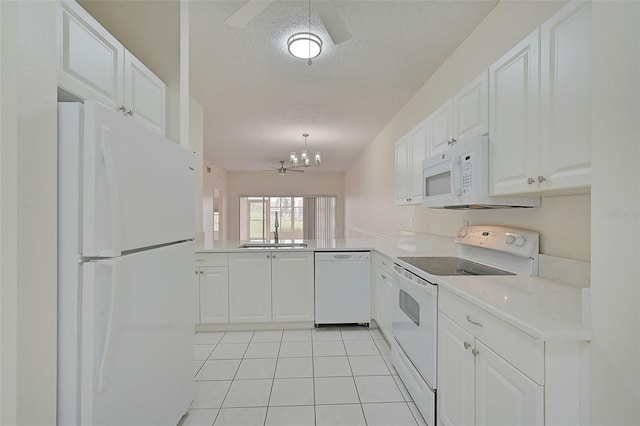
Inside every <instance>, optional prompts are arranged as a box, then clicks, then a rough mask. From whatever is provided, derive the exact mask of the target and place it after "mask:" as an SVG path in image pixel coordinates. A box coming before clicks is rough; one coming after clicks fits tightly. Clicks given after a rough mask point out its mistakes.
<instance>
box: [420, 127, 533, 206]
mask: <svg viewBox="0 0 640 426" xmlns="http://www.w3.org/2000/svg"><path fill="white" fill-rule="evenodd" d="M422 192H423V197H422V206H423V207H432V208H447V209H473V208H509V207H540V197H539V196H526V197H525V196H509V197H503V196H500V197H492V196H489V137H488V136H477V137H474V138H470V139H466V140H463V141H458V142H456V143H454V144H453V145H452V146H451V147H450V148H448V149H447V150H445V151H444V152H442V153H439V154H437V155H435V156H433V157H430V158H428V159H426V160H424V161H423V162H422Z"/></svg>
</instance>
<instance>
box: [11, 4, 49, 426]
mask: <svg viewBox="0 0 640 426" xmlns="http://www.w3.org/2000/svg"><path fill="white" fill-rule="evenodd" d="M0 8H1V9H2V12H1V13H2V18H1V19H2V25H1V26H0V32H1V33H2V36H1V38H2V52H1V55H2V63H1V65H2V73H1V83H2V86H1V89H2V107H1V109H0V114H1V117H2V118H1V119H0V123H1V130H2V147H1V149H0V159H1V167H0V168H1V174H0V183H1V192H0V196H1V199H2V203H1V205H2V209H1V212H0V218H1V222H0V232H1V234H2V238H1V239H0V244H1V246H0V277H1V282H0V284H1V287H0V301H1V308H0V312H1V315H2V320H1V325H2V329H1V330H0V331H1V334H0V345H1V347H2V352H1V353H0V368H1V370H0V373H1V374H0V390H1V392H0V396H1V398H2V401H1V405H0V410H1V413H0V423H1V424H3V425H4V424H6V425H13V424H18V425H50V424H55V421H56V364H57V355H56V349H57V330H56V321H57V281H56V275H57V255H56V253H57V235H56V229H57V188H56V182H57V93H56V86H57V82H56V69H57V61H56V3H55V2H46V1H37V2H36V1H21V2H1V4H0ZM5 42H6V43H11V44H9V45H5V44H4V43H5ZM5 48H8V49H7V50H6V51H5ZM5 89H7V90H6V91H5ZM5 97H6V98H5Z"/></svg>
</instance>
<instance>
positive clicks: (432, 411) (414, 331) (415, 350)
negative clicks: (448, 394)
mask: <svg viewBox="0 0 640 426" xmlns="http://www.w3.org/2000/svg"><path fill="white" fill-rule="evenodd" d="M538 239H539V237H538V234H537V233H535V232H532V231H527V230H523V229H515V228H504V227H498V226H489V225H476V226H466V227H463V228H462V229H461V230H460V231H459V233H458V235H457V237H456V240H455V241H456V243H458V244H459V254H460V257H399V258H398V260H397V261H396V262H395V263H394V267H393V269H394V275H395V278H396V286H395V287H394V301H393V323H392V327H391V328H392V333H393V341H392V345H391V347H392V351H391V359H392V362H393V365H394V367H395V368H396V370H397V371H398V374H399V375H400V378H401V379H402V382H403V383H404V385H405V386H406V388H407V390H408V391H409V393H410V394H411V396H412V397H413V400H414V401H415V403H416V406H417V407H418V409H419V410H420V413H421V414H422V416H423V417H424V419H425V421H426V422H427V424H428V425H435V424H436V423H435V421H436V394H437V374H436V371H437V353H438V351H437V344H438V343H437V341H438V335H437V324H438V298H437V295H438V287H437V285H436V284H435V280H434V277H435V276H439V275H441V276H444V275H449V276H453V275H513V274H518V275H537V274H538Z"/></svg>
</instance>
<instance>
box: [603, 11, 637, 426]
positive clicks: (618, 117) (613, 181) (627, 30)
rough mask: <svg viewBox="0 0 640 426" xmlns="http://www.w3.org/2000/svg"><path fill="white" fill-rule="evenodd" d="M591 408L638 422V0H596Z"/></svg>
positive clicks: (607, 419) (609, 419)
mask: <svg viewBox="0 0 640 426" xmlns="http://www.w3.org/2000/svg"><path fill="white" fill-rule="evenodd" d="M593 40H594V44H593V47H594V51H593V82H594V84H593V90H592V100H593V101H592V108H593V109H592V118H593V119H592V127H591V129H592V152H593V177H592V215H591V220H592V223H591V235H592V241H593V242H592V245H591V250H592V256H591V262H592V263H591V289H592V304H591V307H592V324H593V343H592V361H593V362H592V372H593V383H592V394H593V395H592V414H593V422H592V423H593V424H594V425H604V424H607V425H631V424H633V425H638V424H640V327H639V326H640V314H639V312H640V311H639V306H640V266H639V262H638V260H639V259H640V248H639V244H640V243H639V239H638V237H639V236H640V173H639V172H638V164H640V3H639V2H637V1H633V2H618V1H615V2H594V3H593Z"/></svg>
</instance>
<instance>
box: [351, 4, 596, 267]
mask: <svg viewBox="0 0 640 426" xmlns="http://www.w3.org/2000/svg"><path fill="white" fill-rule="evenodd" d="M564 3H565V2H564V1H558V2H524V1H523V2H520V1H517V2H514V1H506V2H501V3H499V4H498V5H497V6H496V7H495V8H494V9H493V11H492V12H491V13H490V14H489V15H488V16H487V17H486V18H485V19H484V20H483V21H482V22H481V23H480V25H479V26H478V27H477V28H476V29H475V30H474V31H473V33H472V34H471V35H470V36H469V37H468V38H467V39H466V40H465V41H464V42H463V43H462V44H461V45H460V46H459V47H458V49H456V51H455V52H454V53H453V54H452V55H451V56H450V57H449V58H448V59H447V60H446V61H445V63H444V64H443V65H442V66H441V67H440V68H438V70H437V71H436V72H435V73H434V74H433V75H432V76H431V77H430V78H429V80H428V81H427V82H426V83H425V85H424V86H423V87H422V88H421V89H420V90H419V91H418V92H417V93H416V94H415V95H414V96H413V97H412V99H411V100H410V101H409V102H408V103H407V105H405V107H403V108H402V110H400V111H399V112H398V114H397V115H396V116H395V117H394V118H393V120H391V121H390V122H389V123H388V124H387V125H386V126H385V128H384V129H383V131H382V132H381V133H380V134H379V135H378V136H377V137H376V139H374V140H373V141H372V142H371V144H370V145H369V146H368V147H367V148H366V149H365V151H364V152H363V153H362V155H361V156H360V157H359V158H358V159H357V160H356V161H355V162H354V165H353V167H351V168H350V169H349V170H348V171H347V172H346V174H345V198H346V200H345V204H346V224H347V226H346V228H347V231H346V235H347V236H353V237H358V236H362V235H363V234H362V231H364V232H372V233H374V234H381V235H385V236H396V235H398V234H399V233H402V232H406V231H409V232H418V233H429V234H436V235H445V236H453V235H454V234H455V232H456V230H457V229H458V228H459V227H460V226H461V224H462V221H463V220H468V221H469V223H470V224H480V223H490V224H505V225H510V226H519V227H523V228H528V229H533V230H536V231H539V232H540V233H541V252H542V253H545V254H549V255H555V256H561V257H568V258H572V259H578V260H585V261H588V260H589V259H590V244H589V241H590V238H589V234H590V232H589V223H590V210H589V206H590V196H589V195H588V194H587V195H578V196H571V197H552V198H544V199H543V200H542V207H541V208H539V209H529V210H523V209H517V210H502V211H496V210H491V211H448V210H447V211H439V210H432V209H424V208H422V207H419V206H401V207H396V206H395V205H394V199H395V187H394V181H395V176H394V143H395V141H396V140H398V139H399V138H400V137H401V136H402V135H404V134H405V133H406V132H407V131H409V130H411V129H412V128H413V127H414V126H415V125H417V124H418V123H419V122H421V121H422V120H423V119H424V118H425V117H427V116H428V115H429V114H431V113H432V112H433V111H434V110H435V109H437V108H438V107H439V106H440V105H441V104H442V103H444V102H445V101H446V100H447V99H449V98H450V97H451V96H453V95H454V94H455V93H456V92H457V91H458V90H459V89H460V88H461V87H463V86H464V85H465V84H466V83H468V82H469V81H470V80H472V79H473V78H474V77H476V76H477V75H479V74H480V73H481V72H482V71H483V70H486V69H487V68H488V67H489V65H491V64H492V63H493V62H495V60H496V59H498V58H500V57H501V56H502V55H503V54H504V53H505V52H506V51H507V50H509V49H510V48H511V47H512V46H513V45H515V44H516V43H517V42H519V41H520V40H521V39H523V38H524V37H525V36H526V35H528V34H529V33H530V32H531V31H533V30H534V29H535V28H536V27H537V26H538V25H540V23H541V22H543V21H544V20H545V19H547V18H548V17H549V16H551V15H552V14H553V13H555V12H556V11H557V10H558V9H559V8H560V7H562V5H563V4H564Z"/></svg>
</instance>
